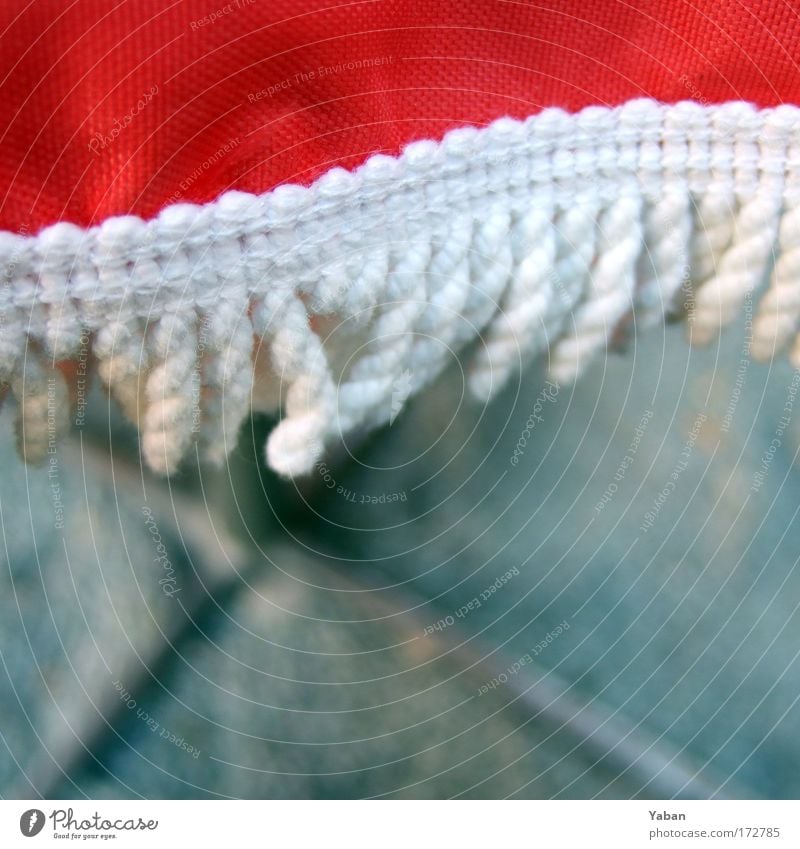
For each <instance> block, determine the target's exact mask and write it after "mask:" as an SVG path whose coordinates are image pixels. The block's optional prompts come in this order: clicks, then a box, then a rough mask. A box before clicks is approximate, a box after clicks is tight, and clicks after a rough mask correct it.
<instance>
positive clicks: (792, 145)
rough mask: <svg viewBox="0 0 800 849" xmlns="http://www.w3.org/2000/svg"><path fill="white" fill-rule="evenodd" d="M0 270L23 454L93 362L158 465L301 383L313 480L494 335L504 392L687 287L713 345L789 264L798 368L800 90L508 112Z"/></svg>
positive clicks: (777, 289)
mask: <svg viewBox="0 0 800 849" xmlns="http://www.w3.org/2000/svg"><path fill="white" fill-rule="evenodd" d="M0 274H2V277H1V278H0V279H2V284H3V285H2V288H1V289H0V322H1V323H2V325H1V326H2V331H1V332H0V381H2V382H3V384H5V385H6V386H7V388H10V391H11V393H13V395H14V396H15V397H16V398H17V400H18V402H19V406H20V434H21V437H22V438H21V442H22V450H23V452H24V454H25V456H26V457H28V458H29V459H37V458H41V457H42V456H44V454H46V452H47V450H48V445H49V444H50V443H51V441H52V438H53V435H54V434H55V433H60V432H62V431H63V430H64V429H65V427H66V426H67V425H68V423H69V419H70V405H72V407H73V410H74V407H75V404H76V403H77V404H78V407H80V403H81V399H80V392H78V393H77V396H78V397H77V398H76V385H77V386H78V389H80V383H79V381H77V380H76V378H75V377H74V375H69V374H67V375H66V377H65V373H66V372H65V370H64V369H63V368H59V367H55V366H56V365H60V363H61V361H64V360H70V359H72V360H77V362H78V368H79V374H82V373H83V372H82V371H81V368H82V366H84V365H85V364H86V362H87V360H91V361H94V362H95V363H96V367H97V372H98V373H99V374H100V377H101V378H102V380H103V381H104V382H105V383H106V384H107V386H108V387H109V389H110V391H111V393H112V395H114V396H115V397H116V398H117V400H118V401H119V403H120V406H121V407H122V409H123V410H124V411H125V412H126V414H127V415H128V416H130V417H131V418H132V419H133V420H134V421H136V422H137V423H138V424H139V426H140V428H141V431H142V450H143V454H144V457H145V459H146V460H147V462H148V463H149V465H150V466H151V467H152V468H153V469H155V470H157V471H159V472H163V473H169V472H171V471H172V470H174V469H175V467H176V465H177V464H178V463H179V462H180V460H181V458H182V457H183V456H184V455H185V454H186V452H187V451H188V450H189V449H190V447H192V446H193V445H194V443H195V442H197V443H198V445H199V447H200V449H201V450H202V452H203V454H204V455H205V456H207V457H209V458H211V459H215V460H217V461H221V460H223V459H224V457H225V456H226V455H227V453H228V452H229V451H230V450H231V449H232V448H233V446H234V443H235V440H236V434H237V430H238V428H239V426H240V424H241V421H242V419H243V418H244V417H245V416H246V415H247V413H248V411H249V409H250V408H251V407H255V408H259V409H270V408H274V407H275V405H276V403H277V402H278V401H279V400H280V401H281V402H282V406H283V418H282V420H281V422H280V424H279V425H278V426H277V427H276V428H275V429H274V431H273V432H272V434H271V436H270V439H269V441H268V446H267V457H268V461H269V464H270V465H271V466H272V467H273V468H274V469H275V470H277V471H278V472H280V473H282V474H284V475H289V476H292V475H299V474H303V473H306V472H308V471H310V470H311V469H312V468H313V465H314V463H315V462H316V461H317V460H318V458H319V457H320V455H321V454H322V452H323V450H324V448H325V445H326V444H327V443H329V442H330V441H331V440H332V439H334V438H335V437H336V436H337V434H339V433H343V434H347V433H348V432H351V431H353V430H354V429H355V428H361V427H374V426H377V425H379V424H381V423H383V422H386V421H389V420H390V418H394V416H395V415H396V414H397V412H398V409H399V406H401V405H402V402H403V401H404V400H405V397H401V398H400V400H399V402H398V391H397V387H398V386H401V387H405V388H403V391H402V392H401V393H400V394H401V395H403V396H406V395H409V394H411V393H413V392H416V391H418V390H420V389H421V388H422V387H423V386H425V385H426V384H428V383H429V382H430V381H431V380H433V378H434V377H435V376H436V375H437V374H438V373H439V372H440V371H441V370H442V369H443V368H444V366H445V365H446V364H447V362H448V358H449V356H450V352H451V351H458V350H459V349H460V348H462V347H463V346H464V345H465V343H467V342H469V341H470V340H472V339H474V338H475V337H476V336H478V335H479V334H482V337H483V343H484V344H483V345H482V346H479V347H478V349H477V353H476V354H475V355H474V358H473V363H472V370H471V373H470V375H469V382H470V387H471V389H472V391H473V392H474V393H475V394H476V395H477V396H478V397H479V398H488V397H490V396H491V395H492V394H493V393H494V392H495V391H497V389H498V388H499V387H500V386H501V385H502V384H503V382H504V381H505V380H506V379H507V378H508V376H509V375H510V374H512V373H513V372H514V371H515V370H516V369H519V368H520V367H521V366H522V365H524V364H525V363H526V362H527V361H528V360H529V359H530V358H531V357H533V356H535V355H538V354H541V353H542V352H544V351H546V350H549V351H550V369H551V371H552V373H553V374H554V376H555V377H556V378H557V379H558V380H559V381H566V380H571V379H573V378H574V377H575V376H576V375H577V374H578V373H579V372H580V370H581V369H582V368H583V367H584V366H585V365H586V364H587V363H588V362H589V361H590V359H591V358H592V357H593V356H594V355H595V354H597V353H598V352H600V351H603V350H604V349H605V348H606V346H607V345H608V344H609V342H610V340H611V339H612V336H613V334H614V333H615V331H616V330H617V329H618V328H619V327H620V326H621V325H624V324H625V323H627V322H629V321H630V320H631V316H633V317H634V318H635V322H636V325H635V326H636V327H637V328H639V327H642V326H646V325H649V324H653V323H656V322H659V321H661V320H662V318H663V317H664V315H665V313H669V312H679V311H681V310H682V309H684V308H685V305H686V303H687V301H688V302H689V303H690V304H691V309H690V311H689V320H690V322H691V329H692V335H693V337H694V338H695V339H696V340H700V341H707V340H708V339H710V338H712V337H713V335H714V334H715V333H717V331H718V330H719V328H720V327H721V326H722V325H723V324H724V323H726V322H728V321H729V320H730V319H731V318H732V317H733V316H734V315H735V314H736V311H737V308H738V307H739V305H740V304H741V302H742V301H743V299H744V298H746V297H748V296H749V295H750V294H751V293H752V292H753V291H754V290H755V289H756V288H757V286H758V285H759V284H760V283H761V281H762V279H764V278H765V277H766V276H770V277H771V279H770V282H769V285H768V289H767V292H766V295H765V296H764V298H763V300H762V302H761V307H760V310H759V313H758V315H757V316H756V318H755V321H754V325H753V344H752V350H753V353H754V355H755V356H757V357H759V358H766V357H769V356H771V355H772V354H773V353H774V352H775V351H776V350H777V349H779V348H781V347H783V346H784V345H786V344H788V343H789V342H790V341H791V340H792V338H793V337H794V338H795V341H794V342H793V348H792V353H791V357H792V361H793V363H794V364H795V365H796V366H800V341H798V340H797V337H796V333H797V331H798V319H800V285H798V279H797V278H798V274H800V110H799V109H798V108H796V107H793V106H781V107H778V108H776V109H765V110H757V109H755V108H753V107H751V106H749V105H747V104H743V103H730V104H725V105H722V106H700V105H698V104H696V103H692V102H688V103H680V104H677V105H675V106H663V105H660V104H658V103H656V102H654V101H651V100H638V101H633V102H630V103H628V104H626V105H624V106H622V107H619V108H614V109H609V108H601V107H591V108H588V109H585V110H583V111H582V112H580V113H578V114H576V115H569V114H567V113H565V112H562V111H560V110H557V109H551V110H547V111H545V112H542V113H541V114H539V115H536V116H534V117H532V118H529V119H528V120H526V121H516V120H511V119H501V120H499V121H496V122H495V123H493V124H492V125H491V126H489V127H487V128H485V129H474V128H468V129H459V130H454V131H453V132H451V133H449V134H447V136H446V137H445V138H444V139H443V141H442V142H441V143H434V142H432V141H424V142H417V143H414V144H412V145H410V146H409V147H408V148H406V150H405V151H404V153H403V154H402V155H401V156H399V157H397V158H392V157H387V156H383V155H378V156H373V157H372V158H371V159H369V160H368V161H367V162H366V163H365V164H364V165H363V166H362V167H360V168H359V169H357V170H356V171H355V172H352V173H351V172H347V171H344V170H342V169H340V168H335V169H333V170H332V171H331V172H329V173H328V174H326V175H325V176H324V177H322V178H321V179H320V180H318V181H317V182H316V183H315V184H314V185H312V186H311V187H308V188H302V187H298V186H283V187H280V188H278V189H275V190H274V191H272V192H269V193H267V194H265V195H261V196H254V195H250V194H244V193H241V192H228V193H226V194H225V195H223V196H221V197H220V198H219V199H218V200H217V201H215V202H213V203H210V204H207V205H204V206H194V205H190V204H177V205H174V206H170V207H168V208H167V209H165V210H164V211H163V212H162V213H161V214H160V215H159V216H158V217H157V218H155V219H154V220H152V221H143V220H142V219H140V218H137V217H133V216H125V217H118V218H111V219H109V220H107V221H105V222H104V223H103V224H102V225H100V226H98V227H93V228H90V229H81V228H79V227H76V226H74V225H71V224H64V223H62V224H56V225H54V226H52V227H49V228H47V229H46V230H44V231H43V232H42V233H40V234H39V235H37V236H33V237H26V236H19V235H15V234H12V233H5V232H3V233H0ZM67 377H68V378H69V379H67ZM78 413H80V409H79V411H78Z"/></svg>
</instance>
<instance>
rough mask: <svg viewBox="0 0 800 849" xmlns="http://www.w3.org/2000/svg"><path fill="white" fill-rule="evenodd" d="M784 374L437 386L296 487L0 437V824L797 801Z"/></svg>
mask: <svg viewBox="0 0 800 849" xmlns="http://www.w3.org/2000/svg"><path fill="white" fill-rule="evenodd" d="M796 389H797V377H796V376H795V374H794V373H793V372H792V370H791V368H790V367H789V366H788V365H787V364H786V363H784V362H778V363H775V364H773V365H772V366H768V367H765V366H760V365H757V364H755V363H751V362H750V361H749V359H748V358H747V344H746V339H745V332H744V328H743V327H739V328H732V329H730V330H728V331H727V332H726V333H725V335H724V336H723V337H722V339H721V340H720V341H719V343H718V344H716V345H714V346H712V347H710V348H707V349H704V350H697V349H693V348H691V347H690V346H689V345H688V344H687V343H686V341H685V333H684V330H683V329H681V328H675V327H670V328H664V329H663V330H662V329H659V330H656V331H651V332H650V333H648V334H645V335H644V336H642V337H641V338H640V337H634V338H633V339H632V340H631V342H630V344H629V346H628V349H627V351H626V352H625V353H624V354H623V355H609V356H608V357H606V358H605V359H603V358H601V359H600V360H599V361H597V362H596V363H595V364H594V365H593V366H592V368H591V369H590V370H589V372H588V373H586V374H585V375H584V377H583V378H582V379H581V380H580V381H579V382H578V383H577V384H576V385H575V386H553V385H552V384H548V383H547V382H546V378H545V372H544V371H543V370H541V369H537V368H532V369H529V370H528V371H526V372H525V373H524V375H522V377H521V378H519V379H518V380H516V381H513V382H512V384H511V385H509V386H507V387H506V388H505V389H504V390H503V391H502V392H501V393H500V394H499V395H498V396H497V398H496V399H495V400H494V401H493V402H492V403H491V404H489V405H488V406H482V405H479V404H476V403H475V402H473V401H471V400H469V399H468V398H467V396H466V392H465V381H464V374H463V372H462V370H461V365H460V363H459V362H458V361H456V360H454V361H453V362H452V364H451V367H450V368H449V370H448V371H447V373H446V374H445V375H444V376H443V377H442V378H441V379H440V380H439V381H438V382H437V384H436V385H435V386H433V387H432V388H430V389H429V390H428V391H426V392H425V393H424V394H422V395H420V396H418V397H415V398H413V399H411V400H410V401H409V404H408V406H407V408H406V409H405V410H404V411H403V412H402V413H401V414H400V415H399V416H398V417H397V418H396V420H395V421H394V422H393V423H392V424H391V426H388V427H386V428H384V429H383V430H382V431H380V432H379V433H376V434H372V435H370V436H369V437H368V438H362V439H357V440H354V441H353V442H352V443H349V444H347V445H342V446H340V447H339V448H338V449H337V450H336V451H334V452H333V453H332V454H331V455H330V456H329V457H328V458H327V459H326V462H325V464H324V465H322V466H320V467H319V468H318V469H317V471H316V472H315V473H314V474H313V475H312V476H310V477H309V478H307V479H305V480H302V481H297V482H294V483H292V482H286V481H281V480H278V479H277V478H276V477H275V476H274V475H273V474H272V473H270V472H269V471H268V470H267V469H266V468H265V466H264V464H263V460H262V445H263V441H264V438H265V436H266V434H267V433H268V430H269V427H270V425H271V422H270V421H268V420H266V419H262V418H255V419H254V420H253V421H252V422H251V424H250V425H249V426H248V427H246V428H244V429H243V431H242V433H241V435H240V442H239V446H238V448H237V449H236V451H235V452H234V454H233V455H232V456H231V457H230V458H229V461H228V464H227V465H226V466H225V467H223V468H219V469H216V468H209V467H201V466H199V465H197V464H196V463H195V464H194V465H193V464H191V463H188V464H187V465H186V468H185V471H184V472H183V473H182V474H181V475H179V476H177V477H175V478H173V479H171V480H168V481H167V480H160V479H157V478H155V477H153V476H152V475H150V474H148V473H147V472H146V471H144V470H143V468H142V466H141V464H140V462H139V455H138V447H137V439H136V435H135V433H134V432H133V430H132V429H131V428H129V427H128V426H127V425H125V424H123V423H122V422H121V421H119V420H118V419H117V416H116V414H115V413H114V411H113V409H111V408H110V406H109V404H108V402H107V400H106V398H105V396H103V395H102V394H101V393H99V392H98V393H97V394H96V395H95V396H93V398H92V401H91V403H90V404H89V407H88V410H87V412H88V413H89V423H88V424H87V425H86V426H85V427H84V428H82V429H81V430H78V431H76V432H74V433H73V434H72V436H71V437H70V438H69V440H67V441H65V442H63V443H60V444H59V446H58V449H57V452H56V453H54V454H53V455H51V456H50V457H49V458H48V462H47V464H46V465H45V467H44V468H40V469H33V468H27V467H25V466H24V465H23V464H22V463H21V462H20V461H19V459H18V458H17V454H16V450H15V447H14V437H13V424H12V421H13V416H12V411H9V410H6V411H4V413H3V416H2V418H3V419H4V421H3V422H2V423H0V424H2V428H1V429H0V431H1V432H2V439H1V440H0V455H1V456H2V469H3V472H2V479H1V482H0V527H1V529H2V542H3V544H2V551H1V554H2V560H3V562H2V565H0V795H2V796H3V797H6V798H9V797H12V798H14V797H39V796H42V797H47V798H84V797H89V798H139V797H147V798H205V797H209V798H212V797H250V798H285V797H298V798H353V797H435V798H444V797H456V796H461V797H492V798H494V797H517V798H553V797H555V798H592V797H609V798H630V797H640V798H671V797H687V798H706V797H712V796H714V797H733V798H738V797H748V798H753V797H755V798H759V797H768V798H797V797H798V795H800V772H799V771H798V770H797V763H798V760H799V759H800V734H798V720H799V719H800V706H798V699H799V698H800V660H798V653H799V651H800V642H799V641H798V633H800V627H799V626H800V613H799V612H798V605H799V604H800V572H799V571H798V568H797V563H798V557H800V534H798V533H797V530H796V527H797V526H796V518H797V512H798V507H800V487H799V486H798V474H797V471H796V469H795V467H794V460H795V458H796V456H797V450H798V444H800V443H799V442H798V437H799V436H800V428H799V427H798V425H799V424H800V422H799V421H798V420H799V419H800V410H797V409H795V400H794V398H795V395H794V393H795V391H796Z"/></svg>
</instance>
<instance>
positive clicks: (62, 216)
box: [0, 0, 800, 234]
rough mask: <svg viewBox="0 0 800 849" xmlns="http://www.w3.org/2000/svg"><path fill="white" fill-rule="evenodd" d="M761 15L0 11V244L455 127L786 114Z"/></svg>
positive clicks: (798, 31) (293, 173) (149, 6)
mask: <svg viewBox="0 0 800 849" xmlns="http://www.w3.org/2000/svg"><path fill="white" fill-rule="evenodd" d="M799 35H800V23H798V16H797V13H796V12H795V11H794V10H793V9H792V8H791V6H790V5H789V4H786V3H784V2H780V0H751V2H748V3H747V4H746V5H742V4H739V3H719V2H714V0H700V2H695V3H686V2H682V0H667V2H661V3H653V2H650V0H634V2H632V3H628V2H621V0H593V2H591V3H585V2H578V0H562V2H556V3H547V4H538V3H523V2H511V0H471V2H463V0H392V1H391V2H386V0H382V1H381V2H376V0H356V1H355V2H348V3H341V4H335V3H332V2H330V0H269V2H266V0H258V2H255V0H230V2H227V3H225V2H223V0H220V2H219V3H218V4H212V3H209V2H207V0H178V2H175V3H170V4H164V3H160V2H156V0H128V2H119V3H113V4H109V3H108V2H105V0H80V2H77V3H73V4H65V3H63V2H61V0H32V2H30V3H26V4H23V5H22V6H20V4H18V3H12V2H10V0H2V2H0V95H2V102H3V110H2V114H0V137H2V140H3V155H2V157H0V229H5V230H11V231H16V232H21V233H28V234H32V233H35V232H38V230H40V229H41V228H42V227H43V226H45V225H48V224H52V223H55V222H56V221H70V222H73V223H76V224H81V225H87V224H91V223H99V222H100V221H102V220H104V219H105V218H107V217H109V216H111V215H122V214H127V213H132V214H136V215H139V216H143V217H145V218H150V217H152V216H153V215H155V214H156V213H157V212H158V211H159V210H161V209H163V208H164V207H166V206H168V205H170V204H171V203H175V202H176V201H180V200H183V201H192V202H206V201H211V200H214V199H215V198H217V197H218V196H219V195H221V194H222V193H223V192H225V191H227V190H229V189H239V190H242V191H247V192H252V193H262V192H266V191H269V190H270V189H273V188H275V187H276V186H278V185H280V184H283V183H298V182H299V183H302V184H305V185H309V184H311V183H312V182H313V181H314V180H315V179H317V178H318V177H319V176H321V175H322V174H323V173H324V172H326V171H327V170H329V169H330V168H331V167H332V166H334V165H337V164H338V165H342V166H344V167H347V168H353V167H355V166H357V165H358V164H360V163H362V162H364V161H365V160H366V159H367V158H368V157H369V156H370V155H371V154H374V153H378V152H384V153H389V154H397V153H399V152H400V150H401V149H402V148H403V147H404V145H406V144H407V143H409V142H411V141H413V140H418V139H434V140H439V139H441V138H442V136H443V135H444V133H445V132H446V131H448V130H450V129H453V128H455V127H459V126H467V125H474V126H485V125H487V124H489V123H491V122H492V121H493V120H495V119H497V118H501V117H504V116H510V117H514V118H518V119H525V118H527V117H529V116H530V115H533V114H535V113H537V112H539V111H540V110H542V109H543V108H546V107H554V106H557V107H561V108H563V109H566V110H568V111H570V112H576V111H578V110H579V109H581V108H583V107H585V106H589V105H601V106H616V105H620V104H622V103H624V102H626V101H628V100H631V99H634V98H640V97H650V98H654V99H656V100H659V101H661V102H665V103H675V102H677V101H680V100H685V99H688V98H691V99H693V100H695V101H697V102H699V103H701V104H713V103H722V102H727V101H731V100H747V101H750V102H752V103H755V104H756V105H758V106H761V107H766V106H777V105H779V104H780V103H783V102H789V103H797V102H798V97H800V91H799V87H800V83H798V80H799V79H800V76H798V73H797V66H796V63H795V61H794V60H793V57H796V56H797V55H798V50H800V44H798V36H799Z"/></svg>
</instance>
